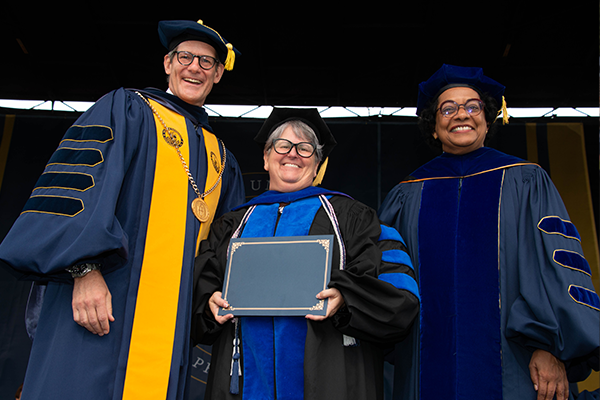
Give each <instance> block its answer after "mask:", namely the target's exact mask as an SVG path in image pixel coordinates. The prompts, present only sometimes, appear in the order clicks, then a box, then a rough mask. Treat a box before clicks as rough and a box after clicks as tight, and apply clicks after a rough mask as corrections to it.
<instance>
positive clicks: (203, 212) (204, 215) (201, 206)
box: [192, 197, 210, 222]
mask: <svg viewBox="0 0 600 400" xmlns="http://www.w3.org/2000/svg"><path fill="white" fill-rule="evenodd" d="M192 212H193V213H194V215H195V216H196V218H198V220H199V221H200V222H206V221H208V217H210V210H209V209H208V205H207V204H206V202H205V201H204V200H203V199H201V198H200V197H196V198H195V199H194V201H192Z"/></svg>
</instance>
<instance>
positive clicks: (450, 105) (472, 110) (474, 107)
mask: <svg viewBox="0 0 600 400" xmlns="http://www.w3.org/2000/svg"><path fill="white" fill-rule="evenodd" d="M460 107H463V108H464V109H465V111H466V112H467V114H469V115H470V116H472V117H475V116H477V115H479V114H481V111H482V110H483V102H481V100H477V99H470V100H467V102H466V103H465V104H457V103H456V102H455V101H452V100H447V101H445V102H443V103H442V104H441V105H440V108H438V110H439V111H440V113H441V114H442V115H443V116H444V117H445V118H452V117H454V116H455V115H456V114H457V113H458V109H459V108H460Z"/></svg>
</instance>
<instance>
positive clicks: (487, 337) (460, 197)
mask: <svg viewBox="0 0 600 400" xmlns="http://www.w3.org/2000/svg"><path fill="white" fill-rule="evenodd" d="M502 176H503V171H502V170H498V171H492V172H488V173H485V174H481V175H476V176H473V177H470V178H465V179H462V180H459V179H444V180H433V181H427V182H425V183H424V185H423V192H422V200H421V212H420V214H419V259H420V266H419V279H420V286H421V295H422V307H421V378H420V379H421V382H420V390H421V398H422V399H434V398H443V399H448V400H463V399H474V398H478V397H479V396H481V393H486V399H498V400H500V399H502V365H501V357H500V354H501V338H500V309H499V295H500V294H499V277H498V204H499V198H500V187H501V182H502Z"/></svg>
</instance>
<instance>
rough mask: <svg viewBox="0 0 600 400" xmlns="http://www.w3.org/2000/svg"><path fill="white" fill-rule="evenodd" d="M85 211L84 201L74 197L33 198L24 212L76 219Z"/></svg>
mask: <svg viewBox="0 0 600 400" xmlns="http://www.w3.org/2000/svg"><path fill="white" fill-rule="evenodd" d="M81 211H83V201H82V200H81V199H76V198H73V197H59V196H31V197H30V198H29V200H27V203H25V206H24V207H23V212H24V213H25V212H39V213H43V214H54V215H64V216H67V217H74V216H75V215H77V214H79V213H80V212H81Z"/></svg>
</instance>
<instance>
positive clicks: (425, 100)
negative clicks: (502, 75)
mask: <svg viewBox="0 0 600 400" xmlns="http://www.w3.org/2000/svg"><path fill="white" fill-rule="evenodd" d="M454 86H467V87H470V88H472V89H474V90H476V91H477V92H479V93H487V94H489V95H490V96H492V97H493V98H494V99H495V100H496V101H497V102H498V105H502V95H503V94H504V89H505V87H504V85H502V84H500V83H498V82H496V81H495V80H493V79H491V78H489V77H487V76H485V75H483V69H481V68H477V67H458V66H455V65H448V64H444V65H442V67H441V68H440V69H438V70H437V71H436V72H435V73H434V74H433V75H431V77H430V78H429V79H428V80H426V81H424V82H421V83H420V84H419V97H418V100H417V115H421V112H422V111H423V110H424V109H425V108H426V107H427V106H428V105H429V104H430V102H431V101H433V100H435V99H437V97H438V96H439V95H440V94H442V92H443V91H444V90H446V89H449V88H450V87H454Z"/></svg>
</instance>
